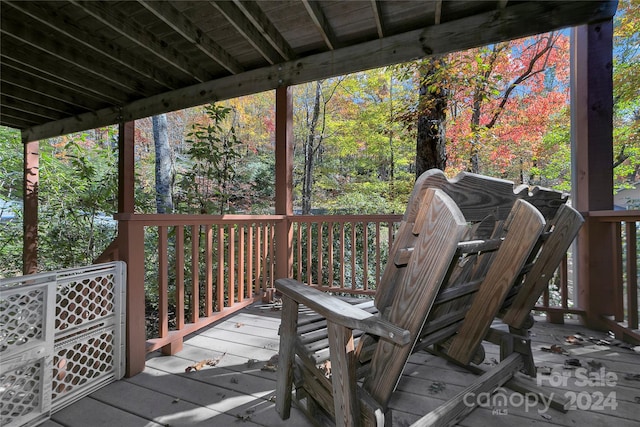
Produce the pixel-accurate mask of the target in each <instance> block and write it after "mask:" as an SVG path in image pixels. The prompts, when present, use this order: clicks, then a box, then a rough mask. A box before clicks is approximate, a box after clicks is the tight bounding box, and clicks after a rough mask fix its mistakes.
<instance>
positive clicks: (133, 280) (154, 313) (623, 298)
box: [118, 212, 640, 366]
mask: <svg viewBox="0 0 640 427" xmlns="http://www.w3.org/2000/svg"><path fill="white" fill-rule="evenodd" d="M597 218H598V220H599V221H604V222H607V223H610V224H611V226H612V227H614V228H615V230H616V231H617V234H616V236H618V237H617V240H616V245H615V247H616V248H617V249H614V250H616V251H618V252H616V253H617V254H618V255H617V258H616V259H618V260H619V263H618V264H619V265H617V266H615V268H617V269H618V270H617V273H618V274H617V278H618V280H617V282H616V283H615V289H616V293H615V295H616V307H617V309H616V313H615V316H614V319H611V320H610V321H611V323H612V325H613V324H615V327H616V328H617V329H616V330H617V331H618V332H619V334H624V333H626V332H624V331H630V330H632V329H637V328H638V298H637V294H638V292H637V286H638V285H637V283H638V282H637V279H636V275H637V260H636V258H637V257H636V255H637V250H636V221H640V216H639V215H637V214H628V213H626V214H620V213H617V212H616V213H615V214H614V213H607V214H603V213H599V214H597ZM118 219H119V220H120V227H121V230H122V232H123V233H124V234H125V235H127V234H128V237H127V238H126V239H125V240H123V241H128V242H129V246H128V247H127V248H126V249H124V250H123V247H122V246H120V247H119V255H122V258H123V259H128V264H129V267H128V268H129V277H130V286H135V288H134V289H129V293H130V299H129V301H130V302H133V306H132V307H129V315H130V316H131V315H133V316H136V317H139V316H140V312H145V309H146V324H147V327H146V328H145V330H146V331H147V332H146V334H147V335H146V336H145V337H144V338H141V340H142V341H143V342H145V343H146V344H145V348H144V349H139V352H149V351H153V350H156V349H162V351H163V352H165V353H175V352H176V351H179V350H180V348H181V346H182V339H183V337H184V336H186V335H188V334H190V333H193V332H195V331H196V330H198V329H200V328H202V327H205V326H207V325H209V324H211V323H212V322H215V321H217V320H220V319H222V318H224V317H225V316H227V315H229V314H231V313H233V312H235V311H237V310H239V309H241V308H243V307H245V306H247V305H249V304H251V303H253V302H254V301H256V300H257V299H259V298H262V297H263V294H268V290H269V289H270V288H272V287H273V281H274V280H275V278H276V272H275V271H276V265H277V264H278V259H277V257H278V256H280V257H285V258H286V259H287V260H288V261H286V263H285V265H287V269H288V273H287V275H292V276H293V277H294V278H296V279H298V280H300V281H302V282H304V283H308V284H310V285H311V286H315V287H318V288H320V289H322V290H326V291H331V292H335V293H349V294H361V295H375V292H376V289H377V287H378V285H379V283H380V279H381V275H382V271H383V268H384V265H385V264H386V262H387V256H388V251H389V248H390V246H391V244H392V241H393V235H394V233H395V231H396V229H397V226H398V224H399V222H400V221H401V219H402V217H401V216H400V215H326V216H320V215H296V216H290V217H286V216H284V215H264V216H255V215H224V216H210V215H209V216H207V215H127V214H123V215H120V216H119V218H118ZM622 224H624V227H623V226H622ZM278 227H285V229H286V230H288V232H287V233H285V234H284V235H285V236H287V235H288V236H290V237H291V248H290V250H291V251H289V248H288V242H278V241H277V236H278V235H280V236H282V233H280V234H279V233H278V232H277V228H278ZM283 248H286V249H285V250H283ZM628 260H632V261H631V262H629V261H628ZM281 261H282V260H281ZM289 263H290V264H289ZM280 264H281V265H282V262H280ZM623 264H624V268H623ZM572 270H573V267H572V260H571V257H569V258H567V257H565V260H564V262H563V263H562V264H561V266H560V268H559V270H558V272H557V273H556V275H555V276H554V278H553V280H551V281H550V284H549V286H548V288H547V290H546V291H545V293H544V294H543V296H542V297H541V299H540V301H539V303H538V305H537V307H536V309H537V310H540V311H543V312H545V313H546V314H547V316H548V319H549V320H550V321H552V322H562V321H563V318H564V316H566V315H567V314H580V315H582V314H584V310H583V309H582V308H581V307H579V306H577V304H576V303H575V301H574V298H573V294H574V291H575V290H574V282H575V281H574V280H573V279H572V278H571V276H572V274H571V272H572ZM141 299H142V301H144V302H141V301H140V300H141ZM135 307H138V308H137V309H136V308H135ZM137 329H138V330H140V327H139V326H138V328H137ZM150 333H151V334H152V335H149V334H150ZM631 333H633V331H631ZM135 335H136V334H135V333H131V331H130V333H129V342H128V345H129V346H131V345H136V344H135V342H134V341H135ZM138 336H141V335H140V333H138ZM142 366H144V365H142Z"/></svg>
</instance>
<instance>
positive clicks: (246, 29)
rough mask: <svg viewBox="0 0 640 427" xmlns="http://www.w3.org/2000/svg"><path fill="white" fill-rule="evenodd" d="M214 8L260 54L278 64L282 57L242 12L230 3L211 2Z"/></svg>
mask: <svg viewBox="0 0 640 427" xmlns="http://www.w3.org/2000/svg"><path fill="white" fill-rule="evenodd" d="M209 3H210V4H211V5H212V6H213V7H215V8H216V9H218V11H219V12H220V13H221V14H222V15H223V16H224V17H225V19H226V20H227V21H229V23H230V24H231V25H233V27H234V28H235V29H236V30H237V31H238V32H239V33H240V34H241V35H242V37H244V38H245V39H246V40H247V41H248V42H249V44H250V45H251V46H253V48H254V49H255V50H257V51H258V53H259V54H260V55H261V56H262V57H263V58H264V59H266V60H267V62H269V64H277V63H278V62H281V61H282V59H283V58H282V57H281V56H280V54H279V53H278V51H276V50H275V49H274V48H273V46H271V44H270V43H268V42H267V40H266V39H265V38H264V36H263V35H262V34H261V33H260V31H258V29H256V27H255V26H254V25H253V23H251V21H249V19H247V17H246V16H245V15H244V13H242V11H241V10H240V9H239V8H238V7H237V6H236V5H235V4H234V3H232V2H230V1H210V2H209Z"/></svg>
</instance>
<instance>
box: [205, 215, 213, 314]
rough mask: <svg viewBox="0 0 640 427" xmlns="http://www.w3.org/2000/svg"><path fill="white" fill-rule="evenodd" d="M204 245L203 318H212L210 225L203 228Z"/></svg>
mask: <svg viewBox="0 0 640 427" xmlns="http://www.w3.org/2000/svg"><path fill="white" fill-rule="evenodd" d="M204 233H205V236H206V245H205V251H204V262H205V268H206V278H205V302H204V311H205V316H207V317H209V316H213V229H212V228H211V225H210V224H207V225H206V226H205V227H204Z"/></svg>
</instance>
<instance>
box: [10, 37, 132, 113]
mask: <svg viewBox="0 0 640 427" xmlns="http://www.w3.org/2000/svg"><path fill="white" fill-rule="evenodd" d="M2 44H3V49H2V50H3V52H2V55H1V56H0V60H1V61H2V65H3V66H10V67H12V68H15V69H16V70H19V71H20V72H23V73H27V74H30V75H32V76H34V77H36V78H37V79H39V80H43V81H45V82H50V83H52V84H55V85H58V86H61V87H64V88H67V89H68V90H70V91H72V92H76V93H80V94H82V95H83V96H85V97H87V98H88V100H92V101H100V102H105V101H108V102H112V103H116V104H123V103H126V102H127V101H131V99H130V98H128V97H127V95H126V93H125V92H124V91H122V90H121V89H118V88H116V87H114V86H112V85H109V84H106V83H104V82H101V81H99V80H97V79H94V78H91V76H90V75H88V76H85V75H83V74H81V73H80V72H78V71H77V70H76V69H75V68H73V67H63V68H60V67H59V66H56V64H54V63H53V61H52V60H51V59H50V58H47V57H46V56H45V55H35V54H32V52H31V51H29V52H25V49H19V48H12V46H13V44H12V43H9V41H8V40H7V38H6V37H5V38H4V39H3V40H2ZM54 72H55V74H54Z"/></svg>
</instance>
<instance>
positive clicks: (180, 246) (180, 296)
mask: <svg viewBox="0 0 640 427" xmlns="http://www.w3.org/2000/svg"><path fill="white" fill-rule="evenodd" d="M175 231H176V329H177V330H181V329H183V328H184V226H183V225H177V226H176V228H175Z"/></svg>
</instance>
